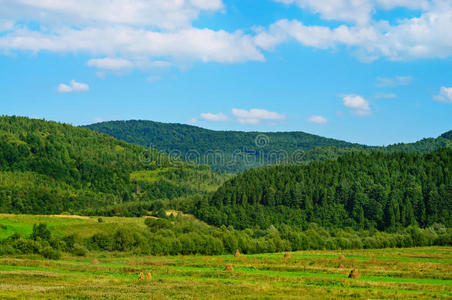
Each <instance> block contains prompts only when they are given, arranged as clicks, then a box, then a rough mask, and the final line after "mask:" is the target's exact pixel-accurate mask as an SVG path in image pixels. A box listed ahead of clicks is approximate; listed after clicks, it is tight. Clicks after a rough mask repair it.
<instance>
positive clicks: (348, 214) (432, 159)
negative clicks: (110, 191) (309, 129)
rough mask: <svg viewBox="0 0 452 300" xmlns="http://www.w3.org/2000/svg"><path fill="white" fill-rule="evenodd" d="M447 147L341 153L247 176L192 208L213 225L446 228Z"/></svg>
mask: <svg viewBox="0 0 452 300" xmlns="http://www.w3.org/2000/svg"><path fill="white" fill-rule="evenodd" d="M451 212H452V149H447V148H443V149H439V150H436V151H434V152H432V153H428V154H424V155H420V154H418V153H392V154H384V153H381V152H374V153H371V154H365V153H349V154H345V155H343V156H341V157H339V158H338V159H337V160H330V161H323V162H311V163H310V164H306V165H300V166H274V167H266V168H259V169H253V170H248V171H246V172H244V173H243V174H239V175H238V176H237V177H235V178H233V179H231V180H230V181H228V182H226V183H225V184H224V185H223V186H222V187H220V188H219V189H218V191H217V192H215V193H214V194H212V195H211V196H209V197H207V198H206V199H204V200H203V201H200V202H199V203H197V204H196V209H195V210H194V213H195V214H196V215H197V216H198V217H199V218H201V219H203V220H205V221H207V222H208V223H210V224H215V225H218V226H219V225H232V226H234V227H235V228H250V227H254V226H256V225H257V226H260V227H261V228H267V227H268V226H270V225H275V226H277V227H280V226H282V225H289V226H295V227H299V228H303V229H305V228H307V226H308V225H309V224H310V223H312V222H315V223H318V224H320V225H322V226H324V227H327V228H338V227H339V228H344V227H352V228H355V229H357V230H362V229H370V230H374V229H378V230H385V231H395V230H397V229H399V228H404V227H408V226H412V225H414V226H421V227H426V226H430V225H432V224H434V223H441V224H443V225H445V226H447V227H450V226H452V217H451Z"/></svg>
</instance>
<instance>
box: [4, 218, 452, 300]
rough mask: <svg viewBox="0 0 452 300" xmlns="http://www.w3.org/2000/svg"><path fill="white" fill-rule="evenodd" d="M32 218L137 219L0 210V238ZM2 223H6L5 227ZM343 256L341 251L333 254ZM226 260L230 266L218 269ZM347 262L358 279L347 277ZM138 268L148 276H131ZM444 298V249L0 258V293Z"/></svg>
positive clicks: (53, 226) (451, 284) (451, 259)
mask: <svg viewBox="0 0 452 300" xmlns="http://www.w3.org/2000/svg"><path fill="white" fill-rule="evenodd" d="M38 222H45V223H47V224H48V226H49V228H50V230H51V231H52V233H53V234H55V235H64V234H68V233H75V232H76V233H78V234H81V235H83V234H85V235H88V234H92V233H93V232H108V231H111V230H113V229H114V228H118V227H120V226H130V225H134V226H145V225H144V224H143V221H142V219H140V218H103V222H102V223H99V222H98V220H97V218H87V217H75V216H15V215H0V223H1V224H2V225H4V226H3V229H0V238H4V237H6V236H8V235H10V234H12V233H14V232H21V233H22V234H29V233H31V231H32V226H33V224H35V223H38ZM5 227H6V228H5ZM341 255H343V256H344V257H341ZM227 265H231V266H232V267H233V270H232V271H225V267H226V266H227ZM352 269H358V270H359V272H360V274H361V278H356V279H349V278H348V274H349V273H350V271H351V270H352ZM140 272H143V274H144V275H147V273H150V274H151V275H152V280H139V279H138V276H139V274H140ZM331 298H343V299H350V298H355V299H452V248H451V247H423V248H407V249H379V250H342V251H328V250H323V251H301V252H293V253H290V258H285V257H284V254H283V253H276V254H259V255H243V254H242V255H240V256H239V257H234V256H233V255H232V254H231V255H223V256H182V255H180V256H168V257H165V256H136V255H134V254H133V253H106V252H89V253H88V255H87V256H84V257H76V256H71V255H63V257H62V258H61V259H60V260H46V259H43V258H41V257H40V256H36V255H25V256H7V257H0V299H331Z"/></svg>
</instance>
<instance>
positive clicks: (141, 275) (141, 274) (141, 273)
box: [138, 272, 144, 280]
mask: <svg viewBox="0 0 452 300" xmlns="http://www.w3.org/2000/svg"><path fill="white" fill-rule="evenodd" d="M138 280H144V274H143V272H140V274H139V275H138Z"/></svg>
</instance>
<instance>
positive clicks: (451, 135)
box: [441, 130, 452, 140]
mask: <svg viewBox="0 0 452 300" xmlns="http://www.w3.org/2000/svg"><path fill="white" fill-rule="evenodd" d="M441 137H442V138H445V139H448V140H452V130H451V131H448V132H446V133H443V134H442V135H441Z"/></svg>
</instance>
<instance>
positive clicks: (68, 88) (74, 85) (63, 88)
mask: <svg viewBox="0 0 452 300" xmlns="http://www.w3.org/2000/svg"><path fill="white" fill-rule="evenodd" d="M89 90H90V88H89V85H87V84H86V83H81V82H77V81H75V80H71V83H70V84H69V85H67V84H64V83H61V84H60V85H58V92H60V93H73V92H88V91H89Z"/></svg>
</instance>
